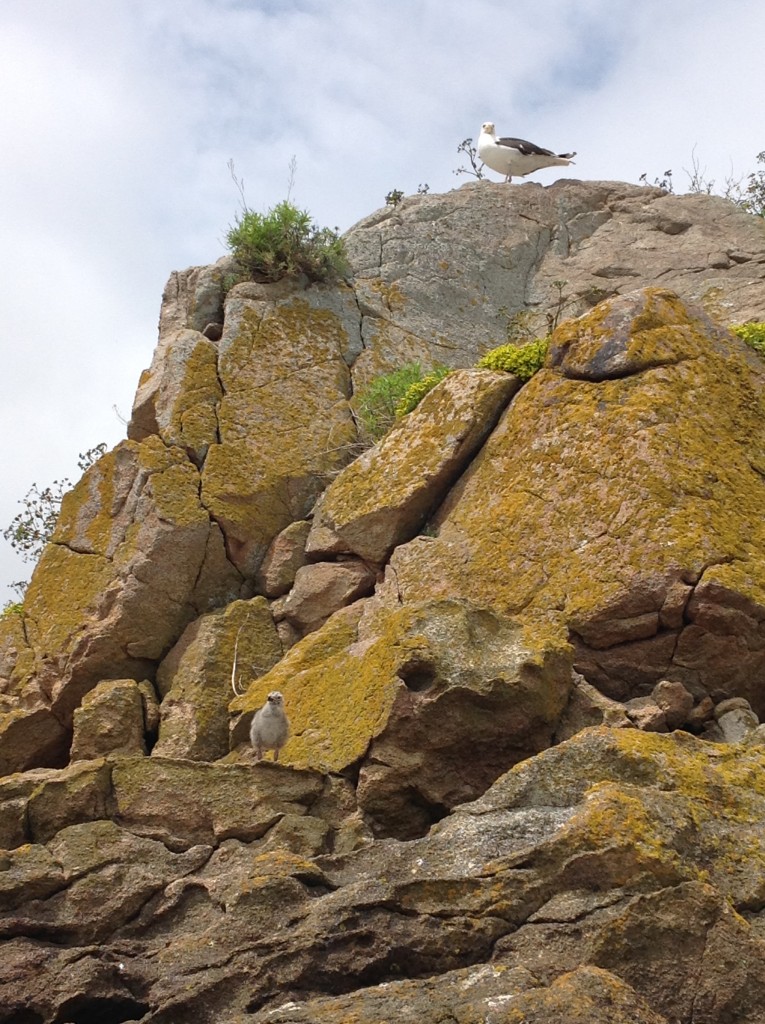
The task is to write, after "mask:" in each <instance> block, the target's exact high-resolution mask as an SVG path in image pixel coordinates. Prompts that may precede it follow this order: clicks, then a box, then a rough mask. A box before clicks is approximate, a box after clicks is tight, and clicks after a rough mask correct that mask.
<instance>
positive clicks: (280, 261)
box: [226, 157, 348, 282]
mask: <svg viewBox="0 0 765 1024" xmlns="http://www.w3.org/2000/svg"><path fill="white" fill-rule="evenodd" d="M228 167H229V171H230V172H231V177H232V178H233V179H234V183H235V185H236V186H237V189H238V191H239V195H240V197H241V201H242V210H241V213H238V214H237V215H236V220H235V223H234V225H233V227H230V228H229V229H228V232H227V233H226V244H227V246H228V248H229V250H230V251H231V253H232V255H233V256H234V259H235V260H236V261H237V263H238V264H239V265H240V266H241V267H242V269H243V270H244V271H245V272H246V273H248V274H250V275H251V276H252V277H254V278H255V279H256V280H260V281H266V282H272V281H279V280H281V279H282V278H283V277H299V276H300V275H301V274H302V275H305V276H306V277H307V278H308V280H309V281H332V280H336V279H338V278H340V277H343V276H344V275H345V274H346V273H347V272H348V262H347V258H346V254H345V246H344V244H343V240H342V238H341V237H340V235H339V233H338V230H337V228H335V230H332V229H331V228H320V227H318V226H317V225H316V224H314V223H313V221H312V219H311V215H310V214H309V213H308V212H307V211H306V210H299V209H298V208H297V207H296V206H294V205H293V204H292V203H291V202H290V198H289V197H290V194H291V192H292V186H293V181H294V177H295V160H294V157H293V159H292V161H291V163H290V181H289V187H288V190H287V198H286V199H284V200H282V202H281V203H277V204H276V206H274V207H272V208H271V209H270V210H269V211H268V212H267V213H257V212H256V211H255V210H251V209H250V208H249V206H248V205H247V202H246V199H245V196H244V182H243V181H242V180H241V179H239V178H237V177H236V174H235V171H234V162H233V160H229V163H228Z"/></svg>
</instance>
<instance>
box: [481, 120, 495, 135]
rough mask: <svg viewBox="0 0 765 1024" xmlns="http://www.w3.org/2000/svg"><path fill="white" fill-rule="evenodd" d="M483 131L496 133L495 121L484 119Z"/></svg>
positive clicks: (488, 133)
mask: <svg viewBox="0 0 765 1024" xmlns="http://www.w3.org/2000/svg"><path fill="white" fill-rule="evenodd" d="M481 131H482V132H486V134H487V135H493V134H494V122H493V121H484V123H483V124H482V125H481Z"/></svg>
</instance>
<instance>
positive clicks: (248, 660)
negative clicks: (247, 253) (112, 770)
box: [152, 597, 282, 761]
mask: <svg viewBox="0 0 765 1024" xmlns="http://www.w3.org/2000/svg"><path fill="white" fill-rule="evenodd" d="M281 656H282V645H281V642H280V640H279V636H278V634H277V632H276V626H275V625H274V621H273V618H272V617H271V613H270V611H269V610H268V604H267V602H266V600H265V598H263V597H256V598H254V599H253V600H252V601H234V602H232V603H231V604H229V605H227V607H226V608H223V609H220V610H219V611H216V612H209V613H208V614H207V615H203V616H201V617H200V618H198V619H196V620H195V621H194V622H192V623H191V624H190V625H189V626H187V627H186V629H185V630H184V632H183V635H182V636H181V638H180V640H179V641H178V643H177V644H176V645H175V646H174V647H173V649H172V650H171V651H170V653H169V654H168V655H167V657H166V658H165V659H164V660H163V662H162V663H161V665H160V666H159V669H158V670H157V686H158V688H159V692H160V694H161V696H162V704H161V707H160V725H159V740H158V742H157V744H156V746H155V747H154V749H153V751H152V754H153V755H159V756H162V757H179V758H188V759H190V760H192V761H215V760H217V759H218V758H219V757H223V756H224V755H225V754H227V753H228V722H229V716H228V704H229V701H230V700H231V699H232V697H233V695H234V694H233V692H232V690H233V686H234V684H235V685H236V686H237V688H238V687H240V685H242V684H241V683H240V681H241V680H244V685H248V684H249V683H250V681H251V680H252V679H253V678H254V677H257V676H260V675H264V674H265V673H266V672H267V671H268V670H269V669H270V668H272V666H273V665H275V664H276V663H277V662H278V661H279V659H280V658H281ZM235 658H236V671H234V659H235Z"/></svg>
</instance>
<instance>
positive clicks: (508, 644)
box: [232, 599, 571, 838]
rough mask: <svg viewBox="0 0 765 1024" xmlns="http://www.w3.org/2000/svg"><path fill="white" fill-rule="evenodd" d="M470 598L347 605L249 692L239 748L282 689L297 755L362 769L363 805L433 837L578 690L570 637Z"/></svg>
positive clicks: (308, 762)
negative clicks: (534, 643)
mask: <svg viewBox="0 0 765 1024" xmlns="http://www.w3.org/2000/svg"><path fill="white" fill-rule="evenodd" d="M520 632H521V631H520V628H519V627H518V626H517V625H516V624H515V623H514V622H512V620H505V619H501V618H498V617H497V616H496V615H494V614H493V612H492V611H490V610H488V609H482V608H477V607H473V606H471V605H468V604H466V603H464V602H457V601H451V602H450V601H443V602H437V601H436V602H423V603H421V604H418V605H408V606H404V607H399V608H393V609H391V608H388V607H386V606H385V605H380V603H379V602H377V601H376V600H375V599H370V600H369V601H360V602H357V603H356V604H355V605H353V606H351V607H350V608H348V609H345V610H344V611H342V612H338V613H336V614H335V615H333V616H332V618H331V619H330V620H329V621H328V622H327V623H326V624H325V625H324V626H323V627H322V628H321V629H320V630H319V631H318V632H316V633H312V634H310V635H309V636H308V637H306V638H305V639H304V640H302V641H301V642H300V643H299V644H298V645H297V646H296V647H294V648H292V649H291V650H290V651H289V652H288V653H287V654H286V655H285V657H284V658H283V660H282V661H281V662H280V663H279V664H278V665H277V666H276V667H275V668H274V669H272V671H271V672H269V673H268V674H267V675H266V676H264V677H263V678H262V679H260V680H258V681H257V682H256V683H254V684H253V685H252V686H251V687H250V688H249V690H248V692H247V694H246V695H245V696H244V697H242V698H240V699H238V700H236V701H234V702H233V703H232V709H233V710H235V711H240V712H244V713H245V714H243V715H242V717H241V719H240V721H239V722H238V723H237V724H236V726H235V728H234V733H233V737H232V742H233V744H238V743H242V742H245V741H246V731H247V723H248V721H249V718H250V715H251V713H252V712H253V711H254V710H255V709H256V708H257V707H259V706H260V705H261V704H262V703H263V700H264V699H265V696H266V694H267V693H268V692H269V691H270V690H280V691H281V692H282V693H283V694H284V699H285V704H286V710H287V714H288V715H289V717H290V722H291V725H292V737H291V739H290V741H289V743H288V745H287V747H285V751H284V759H285V761H286V763H288V764H291V765H295V766H298V767H302V766H307V767H322V768H323V769H324V770H330V771H333V772H342V771H345V770H347V769H348V768H350V767H351V766H352V765H356V766H357V770H360V776H359V788H358V798H359V803H360V806H361V807H362V808H363V810H364V811H365V813H366V814H367V815H368V817H369V818H370V820H372V821H373V822H374V823H375V825H376V827H377V828H378V830H379V831H380V832H382V833H387V834H395V835H398V836H400V837H402V838H405V837H410V836H412V835H416V834H421V833H422V832H423V831H424V830H425V829H426V828H427V827H428V825H429V824H430V823H431V822H432V821H433V820H434V819H436V818H438V817H440V816H441V815H443V814H444V813H445V812H446V811H447V810H448V809H449V808H450V807H453V806H454V805H455V804H457V803H460V802H462V801H464V800H468V799H471V798H472V797H473V796H475V795H476V794H477V793H480V792H482V791H483V790H484V789H485V788H486V787H487V786H488V785H489V784H490V783H491V782H492V781H493V779H495V778H496V777H497V776H498V775H499V774H501V773H502V772H503V771H504V770H506V769H507V767H508V766H509V765H511V764H514V763H515V762H516V761H519V760H521V759H523V758H525V757H529V756H530V755H531V754H533V753H535V752H537V751H538V750H542V749H544V748H545V747H546V746H547V745H548V744H549V743H550V742H551V739H552V735H553V733H554V731H555V727H556V724H557V721H558V718H559V716H560V714H561V712H562V710H563V708H564V707H565V704H566V701H567V698H568V693H569V690H570V687H571V670H570V649H569V648H568V645H567V644H566V643H565V642H563V643H559V644H558V645H556V644H554V643H550V644H548V645H547V646H541V647H539V648H538V649H533V650H532V649H529V648H528V647H527V646H525V645H524V643H523V641H522V639H521V636H520Z"/></svg>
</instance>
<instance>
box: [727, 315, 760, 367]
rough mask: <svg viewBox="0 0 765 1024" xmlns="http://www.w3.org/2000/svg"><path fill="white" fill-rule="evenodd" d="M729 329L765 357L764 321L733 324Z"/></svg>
mask: <svg viewBox="0 0 765 1024" xmlns="http://www.w3.org/2000/svg"><path fill="white" fill-rule="evenodd" d="M730 329H731V331H733V333H734V334H737V335H738V336H739V338H741V339H742V341H745V342H746V343H747V345H749V347H750V348H753V349H754V351H755V352H757V353H758V355H761V356H762V357H763V358H765V323H754V324H733V326H732V327H731V328H730Z"/></svg>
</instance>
